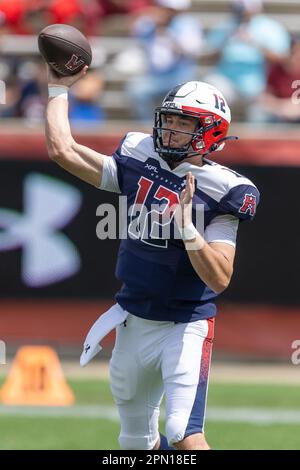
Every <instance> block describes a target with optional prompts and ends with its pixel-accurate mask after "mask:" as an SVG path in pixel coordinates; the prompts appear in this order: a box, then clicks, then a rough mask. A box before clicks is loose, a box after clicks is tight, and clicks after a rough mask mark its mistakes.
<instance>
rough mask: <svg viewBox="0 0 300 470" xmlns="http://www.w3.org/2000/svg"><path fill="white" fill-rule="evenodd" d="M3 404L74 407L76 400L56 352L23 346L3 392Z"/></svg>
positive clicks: (46, 348)
mask: <svg viewBox="0 0 300 470" xmlns="http://www.w3.org/2000/svg"><path fill="white" fill-rule="evenodd" d="M0 401H1V402H2V403H4V404H7V405H53V406H59V405H72V404H73V403H74V401H75V398H74V394H73V392H72V390H71V389H70V387H69V385H68V384H67V382H66V381H65V378H64V374H63V371H62V368H61V365H60V362H59V359H58V356H57V354H56V352H55V351H54V349H52V348H50V347H48V346H23V347H22V348H20V349H19V350H18V352H17V355H16V357H15V360H14V362H13V365H12V368H11V370H10V373H9V375H8V377H7V380H6V382H5V384H4V385H3V387H2V389H1V390H0Z"/></svg>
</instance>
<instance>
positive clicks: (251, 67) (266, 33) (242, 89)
mask: <svg viewBox="0 0 300 470" xmlns="http://www.w3.org/2000/svg"><path fill="white" fill-rule="evenodd" d="M262 10H263V2H262V1H261V0H235V1H234V2H233V16H232V19H231V20H230V22H228V23H226V24H224V25H221V26H217V27H216V28H214V29H213V30H212V31H210V33H209V34H208V37H207V44H208V47H209V48H210V50H211V52H212V53H214V54H215V57H216V59H217V60H218V62H217V66H216V69H215V70H214V71H213V72H212V73H211V74H210V75H209V76H206V77H205V81H208V82H209V83H213V84H214V85H215V86H216V87H217V88H220V89H221V90H223V92H224V95H225V96H226V97H227V100H228V101H229V103H231V104H234V103H235V102H236V101H239V102H240V103H245V102H249V101H251V100H254V99H255V98H256V97H257V96H258V95H260V94H261V93H262V91H263V90H264V89H265V85H266V67H267V64H268V63H277V62H278V61H281V60H282V58H283V57H284V56H286V55H287V54H288V51H289V47H290V38H289V34H288V33H287V31H286V30H285V28H284V27H283V26H282V25H281V24H280V23H278V22H277V21H275V20H273V19H272V18H269V17H268V16H266V15H263V14H262Z"/></svg>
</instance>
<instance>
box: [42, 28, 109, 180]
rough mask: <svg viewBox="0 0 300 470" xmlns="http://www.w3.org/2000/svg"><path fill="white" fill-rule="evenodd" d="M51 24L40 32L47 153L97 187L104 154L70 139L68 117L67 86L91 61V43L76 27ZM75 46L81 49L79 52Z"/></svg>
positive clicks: (78, 77)
mask: <svg viewBox="0 0 300 470" xmlns="http://www.w3.org/2000/svg"><path fill="white" fill-rule="evenodd" d="M54 26H55V25H53V26H49V27H47V28H45V29H44V30H43V31H42V32H41V33H40V35H39V48H40V52H41V53H42V55H43V57H44V59H45V60H46V62H47V63H48V65H47V68H48V89H49V101H48V105H47V110H46V140H47V147H48V154H49V157H50V158H51V159H52V160H54V161H55V162H56V163H58V164H59V165H60V166H62V167H63V168H64V169H65V170H67V171H69V172H70V173H72V174H73V175H75V176H77V177H78V178H80V179H82V180H84V181H86V182H87V183H89V184H91V185H93V186H96V187H99V186H100V184H101V179H102V168H103V155H102V154H100V153H98V152H95V151H94V150H92V149H90V148H88V147H85V146H83V145H80V144H78V143H77V142H76V141H75V140H74V139H73V137H72V134H71V129H70V124H69V119H68V90H69V88H70V87H71V86H72V85H73V84H74V83H75V82H77V81H78V80H79V79H81V78H82V77H83V76H84V75H85V74H86V72H87V69H88V65H89V63H90V61H91V56H90V55H89V52H90V46H89V44H88V42H87V40H86V38H85V37H84V36H83V35H82V34H81V33H80V31H78V30H76V29H75V28H72V27H70V26H67V25H60V28H59V30H57V27H56V29H55V28H54ZM56 26H57V25H56ZM46 30H47V31H46ZM66 41H68V48H66ZM78 44H80V47H79V46H78ZM78 50H79V51H83V52H84V53H82V54H80V53H79V52H78ZM54 70H55V71H54Z"/></svg>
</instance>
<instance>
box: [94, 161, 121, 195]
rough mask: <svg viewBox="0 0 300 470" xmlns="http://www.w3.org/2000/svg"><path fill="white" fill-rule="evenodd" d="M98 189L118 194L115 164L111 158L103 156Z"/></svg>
mask: <svg viewBox="0 0 300 470" xmlns="http://www.w3.org/2000/svg"><path fill="white" fill-rule="evenodd" d="M99 189H103V190H104V191H110V192H113V193H120V192H121V190H120V187H119V182H118V168H117V163H116V161H115V159H114V158H113V157H108V156H103V170H102V180H101V184H100V186H99Z"/></svg>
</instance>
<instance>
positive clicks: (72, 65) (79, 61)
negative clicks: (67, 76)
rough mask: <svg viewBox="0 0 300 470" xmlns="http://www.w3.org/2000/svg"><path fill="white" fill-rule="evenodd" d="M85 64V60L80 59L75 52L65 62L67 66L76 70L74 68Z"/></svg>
mask: <svg viewBox="0 0 300 470" xmlns="http://www.w3.org/2000/svg"><path fill="white" fill-rule="evenodd" d="M83 64H84V60H82V59H80V58H79V57H78V56H77V55H76V54H73V55H72V57H71V59H70V60H69V61H68V62H67V63H66V64H65V67H66V68H67V69H69V70H71V71H72V72H74V70H77V69H78V68H79V67H80V66H81V65H83Z"/></svg>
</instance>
